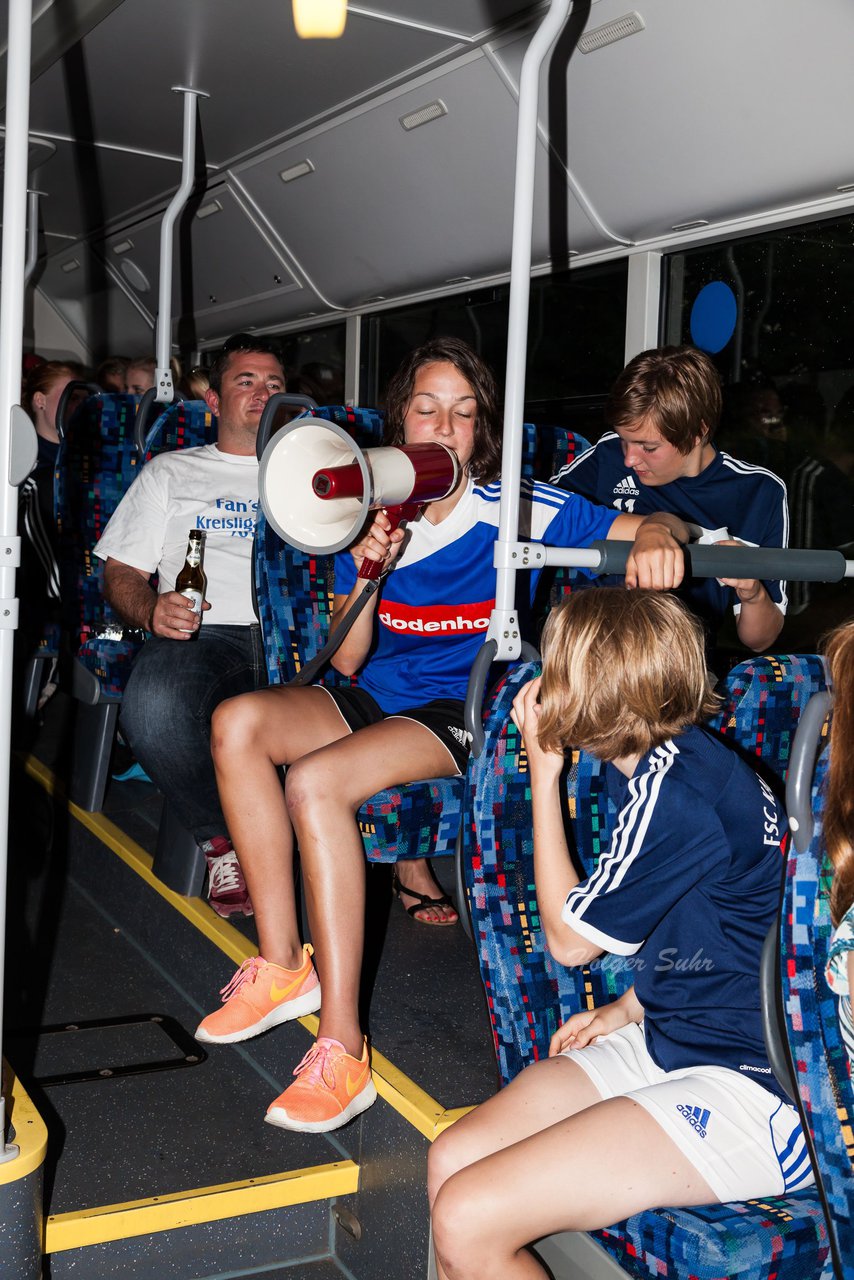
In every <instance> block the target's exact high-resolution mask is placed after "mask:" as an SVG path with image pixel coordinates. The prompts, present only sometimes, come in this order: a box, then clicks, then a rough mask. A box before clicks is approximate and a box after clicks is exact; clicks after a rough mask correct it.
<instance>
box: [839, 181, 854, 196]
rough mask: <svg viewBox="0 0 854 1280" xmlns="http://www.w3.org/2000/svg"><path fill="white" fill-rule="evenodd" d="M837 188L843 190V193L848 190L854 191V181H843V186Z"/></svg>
mask: <svg viewBox="0 0 854 1280" xmlns="http://www.w3.org/2000/svg"><path fill="white" fill-rule="evenodd" d="M836 190H837V191H841V192H842V193H843V194H844V193H845V192H847V191H854V182H843V184H842V186H841V187H837V188H836Z"/></svg>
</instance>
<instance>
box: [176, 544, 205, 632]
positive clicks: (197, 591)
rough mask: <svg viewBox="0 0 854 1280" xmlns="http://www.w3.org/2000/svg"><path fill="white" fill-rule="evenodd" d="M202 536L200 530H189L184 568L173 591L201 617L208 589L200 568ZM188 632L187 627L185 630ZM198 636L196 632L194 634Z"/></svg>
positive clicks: (202, 570)
mask: <svg viewBox="0 0 854 1280" xmlns="http://www.w3.org/2000/svg"><path fill="white" fill-rule="evenodd" d="M203 545H204V544H203V534H202V531H201V530H200V529H191V530H190V537H189V541H188V543H187V558H186V560H185V561H184V567H183V569H182V570H181V572H180V573H179V574H178V577H177V578H176V579H175V590H176V591H179V592H180V593H181V595H182V596H186V598H187V599H188V600H192V602H193V613H197V614H199V616H201V612H202V601H203V600H204V598H205V592H206V591H207V587H208V580H207V578H206V576H205V571H204V569H203V568H202V554H203V551H202V548H203ZM187 630H188V631H189V627H188V628H187ZM195 634H196V635H198V632H196V633H195Z"/></svg>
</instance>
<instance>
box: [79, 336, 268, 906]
mask: <svg viewBox="0 0 854 1280" xmlns="http://www.w3.org/2000/svg"><path fill="white" fill-rule="evenodd" d="M209 377H210V390H209V391H207V392H206V393H205V400H206V401H207V403H208V406H209V407H210V409H211V411H212V412H213V413H214V414H216V416H217V418H218V435H217V443H216V444H214V445H204V446H203V447H202V448H199V449H179V450H175V451H174V452H171V453H163V454H160V455H159V456H158V457H156V458H153V459H152V460H151V461H150V462H149V463H147V464H146V465H145V467H143V468H142V470H141V471H140V473H139V475H138V477H137V479H136V480H135V481H134V483H133V485H132V486H131V487H130V489H129V490H128V492H127V493H126V494H125V496H124V498H123V499H122V501H121V502H120V503H119V506H118V507H117V509H116V512H115V514H114V515H113V517H112V519H111V520H110V522H109V524H108V525H107V528H106V529H105V530H104V533H103V536H102V537H101V539H100V541H99V542H98V545H97V547H96V548H95V554H96V555H97V556H99V557H100V558H101V559H102V560H104V561H106V564H105V568H104V594H105V595H106V597H107V599H108V600H109V602H110V604H111V605H112V607H113V608H114V609H115V610H116V612H117V613H118V614H119V615H120V616H121V617H122V618H123V619H124V620H125V621H126V622H127V623H128V624H129V625H131V626H134V627H141V628H143V629H144V630H146V631H148V632H149V633H150V635H149V638H148V639H147V640H146V643H145V645H144V646H143V648H142V651H141V652H140V655H139V657H138V658H137V660H136V663H135V665H134V669H133V672H132V673H131V677H130V680H129V681H128V686H127V689H126V690H125V694H124V698H123V701H122V709H121V728H122V733H123V734H124V736H125V737H126V739H127V741H128V743H129V744H130V747H131V748H132V750H133V752H134V755H135V756H136V758H137V759H138V760H139V762H140V764H141V765H142V766H143V768H144V769H145V771H146V773H148V775H149V777H150V778H151V779H152V781H153V782H154V783H155V784H156V786H157V787H158V788H159V789H160V790H161V791H162V792H163V794H164V795H165V796H166V798H167V800H169V801H170V803H171V804H172V805H173V806H174V808H175V810H176V812H177V813H178V814H179V815H180V817H181V818H182V820H183V822H184V823H185V825H186V826H187V827H188V828H189V829H190V830H191V831H192V833H193V835H194V836H195V838H196V840H197V841H198V843H199V845H200V846H201V848H202V849H203V850H204V853H205V856H206V858H207V862H208V869H209V872H210V901H211V906H212V907H213V908H214V910H215V911H217V912H218V913H219V914H220V915H222V916H229V915H233V914H235V913H243V914H244V915H250V914H251V913H252V905H251V903H250V901H249V896H248V894H247V892H246V885H245V883H244V880H243V876H242V873H241V871H240V865H239V863H238V861H237V855H236V854H235V852H234V849H233V848H232V845H231V841H230V839H229V836H228V831H227V829H226V824H225V819H224V818H223V815H222V809H221V807H220V803H219V794H218V792H217V786H216V777H215V774H214V768H213V762H212V760H211V754H210V721H211V715H212V714H213V711H214V708H215V707H216V706H217V705H218V704H219V703H220V702H222V701H224V700H225V699H226V698H231V697H234V696H236V695H237V694H239V693H247V692H250V691H252V690H253V689H257V688H259V687H260V686H261V685H264V684H266V666H265V661H264V652H263V646H262V642H261V632H260V628H259V626H258V623H257V619H256V616H255V611H254V608H253V604H252V535H253V533H254V529H255V512H256V510H257V506H258V462H257V459H256V456H255V438H256V436H257V433H258V424H259V422H260V420H261V414H262V412H263V410H264V406H265V405H266V403H267V401H268V400H269V398H270V396H271V395H273V394H274V393H275V392H277V391H284V389H285V378H284V373H283V370H282V362H281V356H280V354H279V351H278V349H277V348H276V347H275V346H274V345H273V344H272V343H270V342H267V341H265V340H264V339H261V338H254V337H252V336H251V335H250V334H237V335H235V337H233V338H230V339H229V340H228V341H227V342H226V343H225V345H224V347H223V348H222V350H221V352H220V353H219V354H218V356H217V358H216V360H215V361H214V363H213V365H212V366H211V368H210V371H209ZM191 529H200V530H202V531H203V532H204V570H205V574H206V575H207V594H206V599H205V602H204V605H203V612H202V614H201V616H200V615H199V614H196V613H194V612H193V603H192V601H191V600H188V599H187V598H186V597H184V596H182V595H180V594H179V593H178V592H176V591H175V579H176V577H177V575H178V573H179V572H180V570H181V568H182V566H183V564H184V559H185V556H186V553H187V543H188V538H189V532H190V530H191ZM155 572H156V573H157V575H158V580H157V588H156V589H155V588H154V587H153V586H152V585H151V581H150V579H151V575H152V574H153V573H155ZM188 641H195V643H192V644H190V643H188Z"/></svg>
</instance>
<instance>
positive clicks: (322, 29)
mask: <svg viewBox="0 0 854 1280" xmlns="http://www.w3.org/2000/svg"><path fill="white" fill-rule="evenodd" d="M293 4H294V26H295V27H296V29H297V35H298V36H300V38H301V39H303V40H316V39H326V40H334V39H336V38H337V37H338V36H340V35H343V34H344V27H345V25H346V22H347V0H293Z"/></svg>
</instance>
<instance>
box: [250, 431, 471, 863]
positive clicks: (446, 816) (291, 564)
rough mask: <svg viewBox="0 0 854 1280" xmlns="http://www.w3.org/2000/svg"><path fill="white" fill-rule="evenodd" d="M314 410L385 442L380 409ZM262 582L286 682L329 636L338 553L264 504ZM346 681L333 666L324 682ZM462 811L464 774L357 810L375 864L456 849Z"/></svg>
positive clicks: (271, 653) (372, 442)
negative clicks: (299, 538)
mask: <svg viewBox="0 0 854 1280" xmlns="http://www.w3.org/2000/svg"><path fill="white" fill-rule="evenodd" d="M314 416H315V417H324V418H327V419H329V420H330V421H332V422H335V423H337V425H338V426H340V427H343V428H344V430H345V431H348V432H349V433H350V434H351V435H352V436H353V438H354V440H355V441H356V443H357V444H359V445H360V446H361V447H362V448H376V447H377V446H378V445H381V444H382V432H383V427H382V422H383V419H382V414H381V413H379V412H378V411H377V410H375V409H354V408H351V407H348V406H340V407H339V406H333V407H323V408H319V409H318V410H316V412H315V415H314ZM255 585H256V595H257V600H258V609H259V615H260V621H261V630H262V632H263V635H264V647H265V651H266V654H267V670H268V676H269V679H270V683H271V684H286V683H287V682H288V680H291V679H293V677H294V676H295V675H296V674H297V673H298V672H299V671H300V670H301V668H302V666H303V665H304V664H305V663H306V662H310V661H311V659H312V658H313V657H314V656H315V654H317V653H318V652H319V651H320V649H321V648H322V647H323V645H324V644H325V643H326V640H327V638H328V635H329V620H330V616H331V612H332V595H333V588H334V557H333V556H314V555H309V554H308V553H307V552H304V551H298V550H297V549H296V548H295V547H290V546H288V545H287V544H286V543H284V542H282V540H281V538H280V537H279V536H278V534H277V533H276V531H275V530H274V529H273V528H272V527H271V526H270V525H269V524H268V522H267V520H266V519H265V517H264V514H263V512H262V511H260V510H259V512H258V520H257V525H256V531H255ZM343 680H344V678H343V677H341V676H340V675H339V674H338V673H337V672H336V671H334V670H332V669H331V668H329V667H327V671H326V674H325V675H324V677H323V683H324V684H340V683H342V681H343ZM347 683H349V681H347ZM461 809H462V779H460V778H433V779H430V780H429V781H425V782H418V783H413V784H411V785H409V786H406V787H393V788H390V789H388V790H386V791H380V792H378V793H377V794H376V795H375V796H371V798H370V799H369V800H367V801H366V803H365V804H364V805H363V806H362V808H361V809H360V810H359V813H358V821H359V826H360V828H361V831H362V836H363V839H364V842H365V853H366V855H367V857H368V859H369V860H370V861H372V862H398V861H400V860H402V859H406V858H424V857H431V858H436V857H441V856H443V855H446V854H451V853H453V851H454V846H455V842H456V838H457V832H458V830H459V825H460V813H461Z"/></svg>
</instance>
